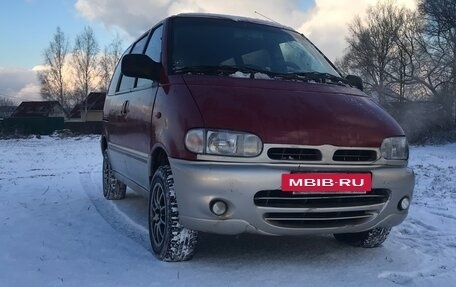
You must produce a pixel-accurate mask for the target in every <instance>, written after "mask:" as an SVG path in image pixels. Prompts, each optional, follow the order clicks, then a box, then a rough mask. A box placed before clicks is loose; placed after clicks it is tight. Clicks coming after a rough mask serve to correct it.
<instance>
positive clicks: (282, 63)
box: [170, 17, 339, 77]
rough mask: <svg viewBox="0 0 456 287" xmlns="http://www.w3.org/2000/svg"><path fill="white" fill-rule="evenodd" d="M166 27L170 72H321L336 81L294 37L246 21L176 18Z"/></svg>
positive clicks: (328, 68) (322, 60)
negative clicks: (169, 34)
mask: <svg viewBox="0 0 456 287" xmlns="http://www.w3.org/2000/svg"><path fill="white" fill-rule="evenodd" d="M172 25H173V28H172V30H173V33H172V40H171V55H170V68H171V73H184V72H185V73H187V72H192V68H194V69H196V70H197V71H199V72H201V73H202V72H204V71H207V68H208V67H224V68H225V69H226V67H233V68H235V69H236V68H238V69H239V70H240V71H243V69H244V70H245V69H249V71H261V72H269V73H273V74H279V73H280V74H293V73H297V74H299V73H300V74H305V73H322V74H326V75H328V74H329V75H330V76H332V75H334V76H337V77H339V74H338V73H337V71H336V70H335V69H334V68H333V67H332V66H331V64H330V63H329V62H328V61H327V60H326V59H325V58H324V57H323V56H322V55H321V54H320V52H318V50H317V49H316V48H315V47H314V46H313V45H312V44H311V43H310V42H309V41H308V40H307V39H306V38H305V37H303V36H301V35H300V34H298V33H297V32H293V31H290V30H286V29H282V28H278V27H272V26H267V25H261V24H256V23H250V22H243V21H232V20H226V19H208V18H196V17H189V18H184V17H178V18H175V19H174V21H173V24H172ZM201 67H204V68H205V69H201ZM235 69H234V70H235Z"/></svg>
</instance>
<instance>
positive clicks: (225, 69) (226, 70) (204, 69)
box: [174, 65, 268, 78]
mask: <svg viewBox="0 0 456 287" xmlns="http://www.w3.org/2000/svg"><path fill="white" fill-rule="evenodd" d="M174 72H176V73H178V74H185V73H191V74H193V73H194V74H206V75H219V74H222V75H224V74H232V73H235V72H243V73H250V77H251V78H253V76H254V74H255V73H265V74H266V73H268V72H267V71H263V70H260V69H255V68H251V67H246V66H229V65H221V66H212V65H198V66H188V67H182V68H176V69H174Z"/></svg>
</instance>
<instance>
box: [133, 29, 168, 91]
mask: <svg viewBox="0 0 456 287" xmlns="http://www.w3.org/2000/svg"><path fill="white" fill-rule="evenodd" d="M152 33H153V34H152V36H151V37H150V40H149V44H148V45H147V49H146V52H145V54H146V55H147V56H149V57H150V58H151V59H152V60H154V61H155V62H158V63H159V62H161V45H162V33H163V26H159V27H158V28H156V29H155V30H154V31H153V32H152ZM150 85H152V81H151V80H148V79H138V84H137V87H144V86H150Z"/></svg>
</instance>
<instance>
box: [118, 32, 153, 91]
mask: <svg viewBox="0 0 456 287" xmlns="http://www.w3.org/2000/svg"><path fill="white" fill-rule="evenodd" d="M146 42H147V35H145V36H144V37H142V38H141V39H139V40H138V41H137V42H136V43H135V45H134V46H133V49H132V50H131V54H142V53H143V52H144V48H145V46H146ZM135 80H136V78H132V77H127V76H124V75H122V79H121V80H120V86H119V92H123V91H129V90H131V89H132V88H133V87H134V85H135Z"/></svg>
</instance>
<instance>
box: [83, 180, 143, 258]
mask: <svg viewBox="0 0 456 287" xmlns="http://www.w3.org/2000/svg"><path fill="white" fill-rule="evenodd" d="M79 179H80V182H81V186H82V187H83V189H84V191H85V193H86V194H87V197H88V198H89V199H90V201H91V202H92V204H93V205H94V206H95V208H96V210H97V211H98V213H99V214H100V215H101V217H103V219H104V220H105V221H106V222H107V223H108V224H109V225H111V226H112V228H114V229H115V230H116V231H118V232H119V233H121V234H123V235H125V236H127V237H129V238H130V239H132V240H133V241H135V242H136V243H138V244H139V245H141V246H142V247H144V248H145V249H147V250H149V251H150V250H151V249H150V242H149V233H148V229H147V228H146V227H145V226H144V225H143V224H141V223H138V222H136V221H135V220H134V219H132V218H131V217H130V216H128V215H127V214H126V213H125V212H123V211H122V210H121V209H120V208H119V206H118V205H119V204H121V202H122V201H125V200H128V198H126V199H123V200H120V201H113V200H106V199H105V198H104V197H103V191H102V186H101V185H100V183H101V173H100V172H92V173H80V174H79ZM130 191H131V190H130ZM128 196H129V193H128V191H127V197H128Z"/></svg>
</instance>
